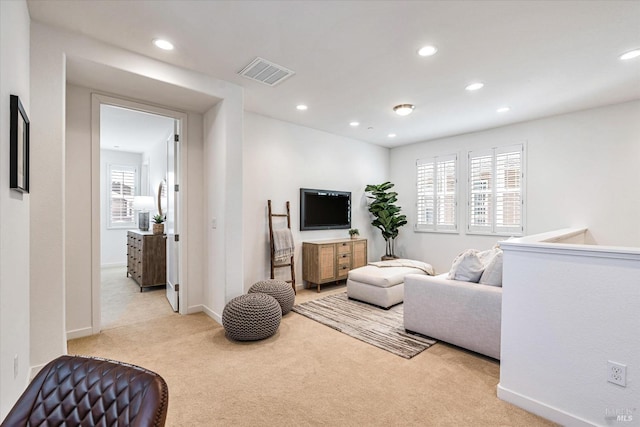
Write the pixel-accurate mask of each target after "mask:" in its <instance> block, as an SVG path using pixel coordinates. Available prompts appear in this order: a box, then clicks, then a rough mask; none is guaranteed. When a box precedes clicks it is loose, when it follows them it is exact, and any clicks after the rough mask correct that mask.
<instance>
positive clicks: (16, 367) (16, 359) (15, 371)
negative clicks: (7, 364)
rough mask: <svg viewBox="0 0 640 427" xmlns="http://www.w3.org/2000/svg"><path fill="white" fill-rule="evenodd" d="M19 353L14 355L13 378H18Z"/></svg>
mask: <svg viewBox="0 0 640 427" xmlns="http://www.w3.org/2000/svg"><path fill="white" fill-rule="evenodd" d="M18 368H19V366H18V355H17V354H16V355H15V356H13V379H16V378H18Z"/></svg>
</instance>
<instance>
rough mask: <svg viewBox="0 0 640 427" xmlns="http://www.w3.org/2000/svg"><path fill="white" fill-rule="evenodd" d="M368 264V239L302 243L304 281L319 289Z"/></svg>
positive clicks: (344, 277)
mask: <svg viewBox="0 0 640 427" xmlns="http://www.w3.org/2000/svg"><path fill="white" fill-rule="evenodd" d="M366 264H367V239H333V240H316V241H310V242H302V279H303V280H305V281H307V282H309V283H313V284H315V285H316V286H317V287H318V292H320V285H321V284H323V283H329V282H337V281H338V280H344V279H346V278H347V275H348V273H349V270H352V269H354V268H358V267H362V266H364V265H366Z"/></svg>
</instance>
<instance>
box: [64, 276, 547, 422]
mask: <svg viewBox="0 0 640 427" xmlns="http://www.w3.org/2000/svg"><path fill="white" fill-rule="evenodd" d="M124 282H126V280H125V281H124ZM343 291H344V286H327V287H326V290H323V291H322V292H321V293H320V294H317V293H316V292H315V290H302V291H299V292H298V296H297V297H296V303H300V302H304V301H308V300H310V299H314V298H317V297H319V296H325V295H328V294H330V293H334V292H343ZM137 294H138V295H134V296H133V297H132V299H131V300H130V301H129V302H127V303H124V304H127V306H126V310H125V311H124V312H123V313H124V314H123V313H121V315H122V316H126V312H128V311H137V313H138V315H136V316H133V317H129V318H128V319H127V321H126V322H124V321H120V320H122V316H121V317H120V320H118V319H116V320H113V322H112V323H111V327H110V328H109V329H105V330H104V331H103V332H102V333H101V334H99V335H96V336H91V337H87V338H81V339H77V340H72V341H69V353H70V354H87V355H96V356H101V357H107V358H112V359H117V360H122V361H126V362H129V363H133V364H137V365H141V366H144V367H146V368H148V369H151V370H153V371H156V372H158V373H159V374H161V375H162V376H163V377H164V378H165V380H166V381H167V383H168V385H169V402H170V403H169V413H168V417H167V425H169V426H226V425H290V426H294V425H295V426H301V425H327V426H349V425H368V426H389V425H392V426H418V425H420V426H429V425H433V426H525V425H526V426H547V425H553V424H552V423H550V422H548V421H546V420H543V419H541V418H539V417H536V416H534V415H532V414H529V413H527V412H525V411H523V410H521V409H519V408H516V407H514V406H512V405H510V404H508V403H505V402H503V401H501V400H499V399H498V398H497V397H496V385H497V384H498V381H499V370H500V369H499V364H498V363H497V362H496V361H493V360H490V359H487V358H484V357H482V356H478V355H475V354H472V353H468V352H466V351H463V350H460V349H458V348H454V347H451V346H449V345H446V344H442V343H439V344H436V345H434V346H432V347H431V348H429V349H427V350H426V351H424V352H422V353H421V354H419V355H417V356H416V357H414V358H413V359H410V360H406V359H403V358H402V357H398V356H395V355H393V354H391V353H388V352H386V351H383V350H380V349H378V348H376V347H373V346H371V345H368V344H365V343H363V342H360V341H358V340H356V339H354V338H351V337H349V336H347V335H344V334H342V333H340V332H337V331H335V330H333V329H331V328H329V327H327V326H323V325H321V324H319V323H317V322H314V321H313V320H310V319H308V318H306V317H303V316H301V315H298V314H297V313H294V312H290V313H289V314H287V315H286V316H285V317H284V318H283V319H282V323H281V325H280V328H279V330H278V332H277V333H276V335H274V336H273V337H271V338H269V339H266V340H264V341H259V342H253V343H237V342H232V341H229V340H228V339H227V338H226V337H225V334H224V329H223V328H222V326H220V325H219V324H217V323H216V322H215V321H213V320H212V319H211V318H209V317H208V316H206V315H205V314H203V313H199V314H193V315H188V316H181V315H178V314H174V313H173V312H171V310H170V309H167V310H163V308H162V307H161V304H159V303H158V302H155V300H153V298H158V295H160V294H162V296H163V297H164V291H161V292H157V291H153V292H144V293H142V294H140V293H139V292H137ZM145 295H146V296H149V297H150V298H149V299H148V300H149V301H145V298H143V297H144V296H145ZM152 301H154V302H152ZM121 304H123V302H122V301H120V302H119V303H118V305H121ZM103 305H104V303H103ZM150 307H154V308H157V309H158V310H155V309H154V310H151V311H148V310H147V309H148V308H150ZM167 307H168V304H167ZM141 312H146V313H147V314H146V315H145V316H142V315H139V313H141Z"/></svg>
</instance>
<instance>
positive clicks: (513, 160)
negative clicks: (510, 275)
mask: <svg viewBox="0 0 640 427" xmlns="http://www.w3.org/2000/svg"><path fill="white" fill-rule="evenodd" d="M523 159H524V146H523V145H521V144H519V145H514V146H509V147H501V148H492V149H488V150H480V151H474V152H470V153H469V200H468V207H469V209H468V211H469V218H468V225H467V227H468V230H469V231H470V232H477V233H487V234H522V233H523V230H524V224H523V200H524V199H523V185H522V182H523V168H522V164H523Z"/></svg>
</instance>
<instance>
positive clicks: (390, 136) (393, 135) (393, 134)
mask: <svg viewBox="0 0 640 427" xmlns="http://www.w3.org/2000/svg"><path fill="white" fill-rule="evenodd" d="M387 136H388V137H389V138H395V137H396V136H397V135H396V134H395V133H390V134H389V135H387Z"/></svg>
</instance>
